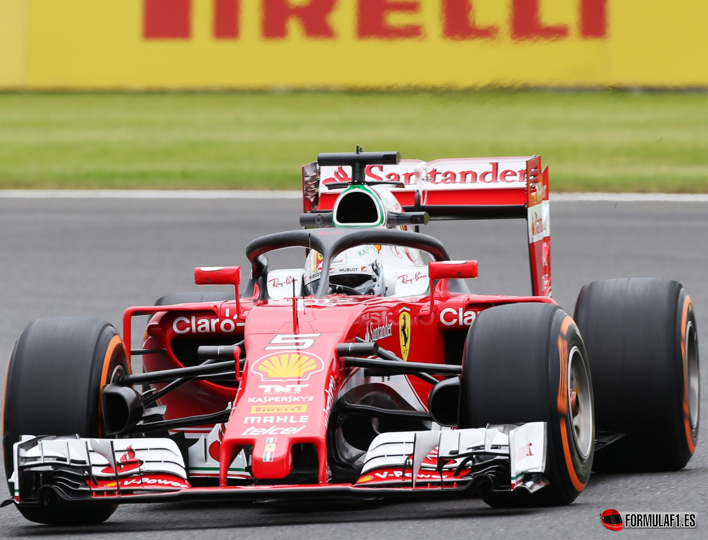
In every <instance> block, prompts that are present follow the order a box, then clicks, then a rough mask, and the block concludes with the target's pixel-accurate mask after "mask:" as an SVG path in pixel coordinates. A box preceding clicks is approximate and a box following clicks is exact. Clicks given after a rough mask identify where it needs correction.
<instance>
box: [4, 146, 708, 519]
mask: <svg viewBox="0 0 708 540" xmlns="http://www.w3.org/2000/svg"><path fill="white" fill-rule="evenodd" d="M303 195H304V213H303V214H302V216H301V220H300V222H301V225H302V226H303V227H304V228H303V229H299V230H293V231H288V232H282V233H278V234H271V235H268V236H265V237H262V238H258V239H256V240H254V241H253V242H251V243H250V244H249V245H248V246H247V248H246V253H247V256H248V259H249V261H250V263H251V269H250V277H249V278H248V279H247V280H243V282H242V275H241V270H240V268H238V267H227V268H197V269H196V271H195V281H196V283H197V284H201V285H210V284H213V285H225V284H226V285H232V286H233V287H234V289H235V292H234V293H233V294H222V293H214V292H205V293H197V294H194V293H185V294H176V295H172V296H166V297H163V298H161V299H160V300H158V302H157V304H156V305H154V306H142V307H133V308H130V309H128V310H127V311H126V312H125V316H124V320H123V328H124V336H123V338H122V339H121V336H120V335H119V334H118V333H117V332H116V331H115V329H114V328H113V327H112V326H111V325H109V324H108V323H105V322H103V321H97V320H93V319H81V318H61V319H40V320H37V321H34V322H33V323H31V324H30V325H29V326H28V327H27V328H26V329H25V330H24V332H23V333H22V335H21V336H20V338H19V339H18V341H17V343H16V345H15V348H14V350H13V353H12V357H11V360H10V365H9V372H8V378H7V389H6V392H5V408H4V428H3V430H4V431H3V450H4V461H5V471H6V473H7V478H8V481H9V486H10V490H11V493H12V499H11V500H10V501H8V502H14V503H15V505H16V506H17V508H18V509H19V511H20V512H22V514H23V515H24V516H25V517H26V518H27V519H30V520H32V521H36V522H40V523H50V524H68V523H88V522H94V523H95V522H100V521H103V520H105V519H107V518H108V517H109V516H110V514H111V513H112V512H113V510H114V509H115V508H116V505H117V504H122V503H134V502H150V501H170V500H179V499H200V498H203V499H211V500H215V499H223V500H235V499H248V500H279V499H288V498H297V499H298V500H300V501H302V500H309V499H312V500H316V499H325V498H326V499H327V500H332V499H338V498H341V499H351V498H363V499H371V498H381V497H386V496H397V497H401V496H405V495H410V496H417V495H419V494H425V495H426V496H430V495H431V494H433V493H445V494H448V493H460V494H470V495H471V494H473V493H479V494H480V495H481V496H482V498H483V499H484V500H485V501H486V502H487V503H489V504H490V505H492V506H524V505H536V504H557V505H562V504H568V503H570V502H572V501H573V500H574V499H575V498H576V497H577V496H578V495H579V494H580V492H582V491H583V489H584V488H585V485H586V483H587V481H588V479H589V477H590V472H591V470H602V471H612V470H672V469H680V468H682V467H683V466H685V465H686V463H687V462H688V460H689V459H690V458H691V455H692V454H693V451H694V449H695V445H696V440H697V435H698V402H699V376H698V369H699V368H698V365H699V360H698V338H697V331H696V320H695V316H694V312H693V305H692V303H691V300H690V298H689V296H688V295H687V293H686V291H685V290H684V289H683V287H682V286H681V285H680V284H679V283H676V282H673V281H663V280H653V279H621V280H612V281H607V282H596V283H592V284H590V285H587V286H585V287H584V288H583V289H582V291H581V293H580V296H579V298H578V301H577V304H576V308H575V314H574V317H571V316H569V315H568V314H567V313H565V312H564V311H563V310H562V309H561V308H560V307H559V306H558V305H557V304H556V303H555V302H554V301H553V300H552V299H551V259H550V255H551V253H550V230H549V203H548V173H547V169H546V170H542V168H541V160H540V158H539V157H516V158H493V159H487V158H484V159H445V160H437V161H433V162H429V163H424V162H420V161H414V160H403V161H400V157H399V155H398V154H397V153H362V152H357V153H349V154H346V153H345V154H321V155H320V156H319V158H318V162H317V163H313V164H310V165H307V166H305V167H304V168H303ZM486 218H521V219H526V220H527V222H528V240H529V253H530V262H531V281H532V288H533V295H532V296H527V297H510V296H484V295H476V294H470V292H469V290H468V289H467V285H466V282H465V279H471V278H475V277H476V276H477V271H478V270H477V262H476V261H473V260H461V261H460V260H450V256H449V254H448V252H447V251H446V249H445V247H444V246H443V245H442V244H441V243H440V242H439V241H438V240H436V239H435V238H432V237H430V236H427V235H425V234H423V233H421V232H419V229H420V228H421V226H423V225H424V224H425V223H427V222H428V220H429V219H433V220H457V219H486ZM285 248H292V249H291V250H289V251H294V253H295V255H294V256H292V257H290V258H289V259H287V257H286V259H287V261H289V262H288V264H286V265H285V267H276V265H274V264H273V262H272V261H274V260H275V259H277V258H278V256H279V253H280V252H281V251H282V250H284V249H285ZM269 256H270V260H269ZM292 261H294V262H292ZM241 291H242V292H241ZM138 315H149V316H150V319H149V322H148V323H147V327H146V328H145V333H144V339H143V345H142V348H140V349H139V350H133V351H131V350H129V348H126V347H125V346H124V343H125V344H130V343H131V333H132V332H131V329H132V318H133V317H134V316H138ZM581 333H582V336H581ZM135 357H140V358H142V369H138V370H136V371H138V372H134V371H133V370H132V369H131V358H135ZM593 396H594V398H593Z"/></svg>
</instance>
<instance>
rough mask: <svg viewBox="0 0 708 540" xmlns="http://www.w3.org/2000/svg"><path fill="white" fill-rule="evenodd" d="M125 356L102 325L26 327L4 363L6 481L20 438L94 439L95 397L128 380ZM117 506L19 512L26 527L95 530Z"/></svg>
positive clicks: (53, 504) (98, 429) (56, 506)
mask: <svg viewBox="0 0 708 540" xmlns="http://www.w3.org/2000/svg"><path fill="white" fill-rule="evenodd" d="M128 372H129V368H128V364H127V362H126V356H125V349H124V347H123V342H122V340H121V337H120V336H119V335H118V333H117V332H116V330H115V328H113V326H111V325H110V324H108V323H107V322H104V321H100V320H96V319H88V318H78V317H71V318H70V317H66V318H52V319H39V320H36V321H34V322H31V323H30V324H29V325H28V326H27V327H26V328H25V329H24V331H23V332H22V334H21V335H20V337H19V339H18V340H17V342H16V343H15V347H14V349H13V351H12V355H11V357H10V363H9V366H8V374H7V386H6V390H5V407H4V413H3V452H4V461H5V474H6V475H7V478H10V476H11V475H12V472H13V459H12V447H13V445H14V443H15V442H17V441H18V440H19V438H20V436H21V435H79V436H81V437H101V436H102V435H103V433H102V419H101V389H102V388H103V386H105V385H106V384H108V383H109V382H111V381H112V380H115V378H117V377H118V376H120V375H122V374H125V373H128ZM116 507H117V505H115V504H112V503H103V502H98V503H93V502H92V503H66V504H65V503H62V502H61V501H59V500H58V499H57V498H47V499H45V500H44V501H43V502H42V504H41V505H38V506H22V505H20V506H18V509H19V510H20V512H21V513H22V515H23V516H24V517H25V518H27V519H28V520H30V521H34V522H37V523H44V524H47V525H77V524H84V525H85V524H94V523H101V522H103V521H105V520H106V519H108V518H109V517H110V516H111V514H112V513H113V512H114V511H115V509H116Z"/></svg>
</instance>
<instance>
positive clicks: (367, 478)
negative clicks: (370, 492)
mask: <svg viewBox="0 0 708 540" xmlns="http://www.w3.org/2000/svg"><path fill="white" fill-rule="evenodd" d="M373 479H374V477H373V476H371V475H366V476H362V477H361V478H359V480H357V481H356V483H357V484H366V483H367V482H371V481H372V480H373Z"/></svg>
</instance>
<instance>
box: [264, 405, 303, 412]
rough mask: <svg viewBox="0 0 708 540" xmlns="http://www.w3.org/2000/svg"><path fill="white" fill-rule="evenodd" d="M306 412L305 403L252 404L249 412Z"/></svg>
mask: <svg viewBox="0 0 708 540" xmlns="http://www.w3.org/2000/svg"><path fill="white" fill-rule="evenodd" d="M304 412H307V405H253V406H251V414H289V413H304Z"/></svg>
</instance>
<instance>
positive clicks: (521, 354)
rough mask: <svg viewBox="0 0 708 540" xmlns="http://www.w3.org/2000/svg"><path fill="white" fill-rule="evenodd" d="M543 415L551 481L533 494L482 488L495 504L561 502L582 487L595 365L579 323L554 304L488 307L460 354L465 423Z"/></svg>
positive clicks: (590, 438)
mask: <svg viewBox="0 0 708 540" xmlns="http://www.w3.org/2000/svg"><path fill="white" fill-rule="evenodd" d="M526 422H546V439H547V449H546V473H545V474H544V476H545V477H546V479H547V480H548V482H549V484H548V485H547V486H545V487H543V488H542V489H540V490H539V491H537V492H535V493H534V494H529V493H528V491H527V490H525V489H517V490H516V491H514V492H509V491H501V492H500V491H494V490H493V489H489V490H485V491H483V492H482V498H483V500H484V501H485V502H486V503H487V504H489V505H490V506H493V507H507V508H508V507H523V506H557V505H566V504H569V503H571V502H573V501H574V500H575V499H576V497H577V496H578V495H579V494H580V493H581V492H582V491H583V489H585V485H586V484H587V481H588V478H589V477H590V471H591V468H592V460H593V452H594V441H595V428H594V411H593V392H592V384H591V378H590V368H589V364H588V359H587V354H586V352H585V345H584V344H583V339H582V338H581V336H580V333H579V332H578V328H577V326H576V325H575V323H574V322H573V319H571V318H570V316H568V315H567V314H566V313H565V312H564V311H563V310H562V309H560V308H559V307H558V306H556V305H552V304H540V303H538V304H535V303H534V304H515V305H507V306H499V307H494V308H491V309H488V310H486V311H484V312H483V313H482V314H481V315H480V316H479V317H478V318H477V320H476V321H475V323H474V324H473V325H472V326H471V327H470V330H469V334H468V336H467V343H466V346H465V352H464V357H463V361H462V375H461V391H460V427H461V428H480V427H485V426H487V425H488V424H518V423H526Z"/></svg>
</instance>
